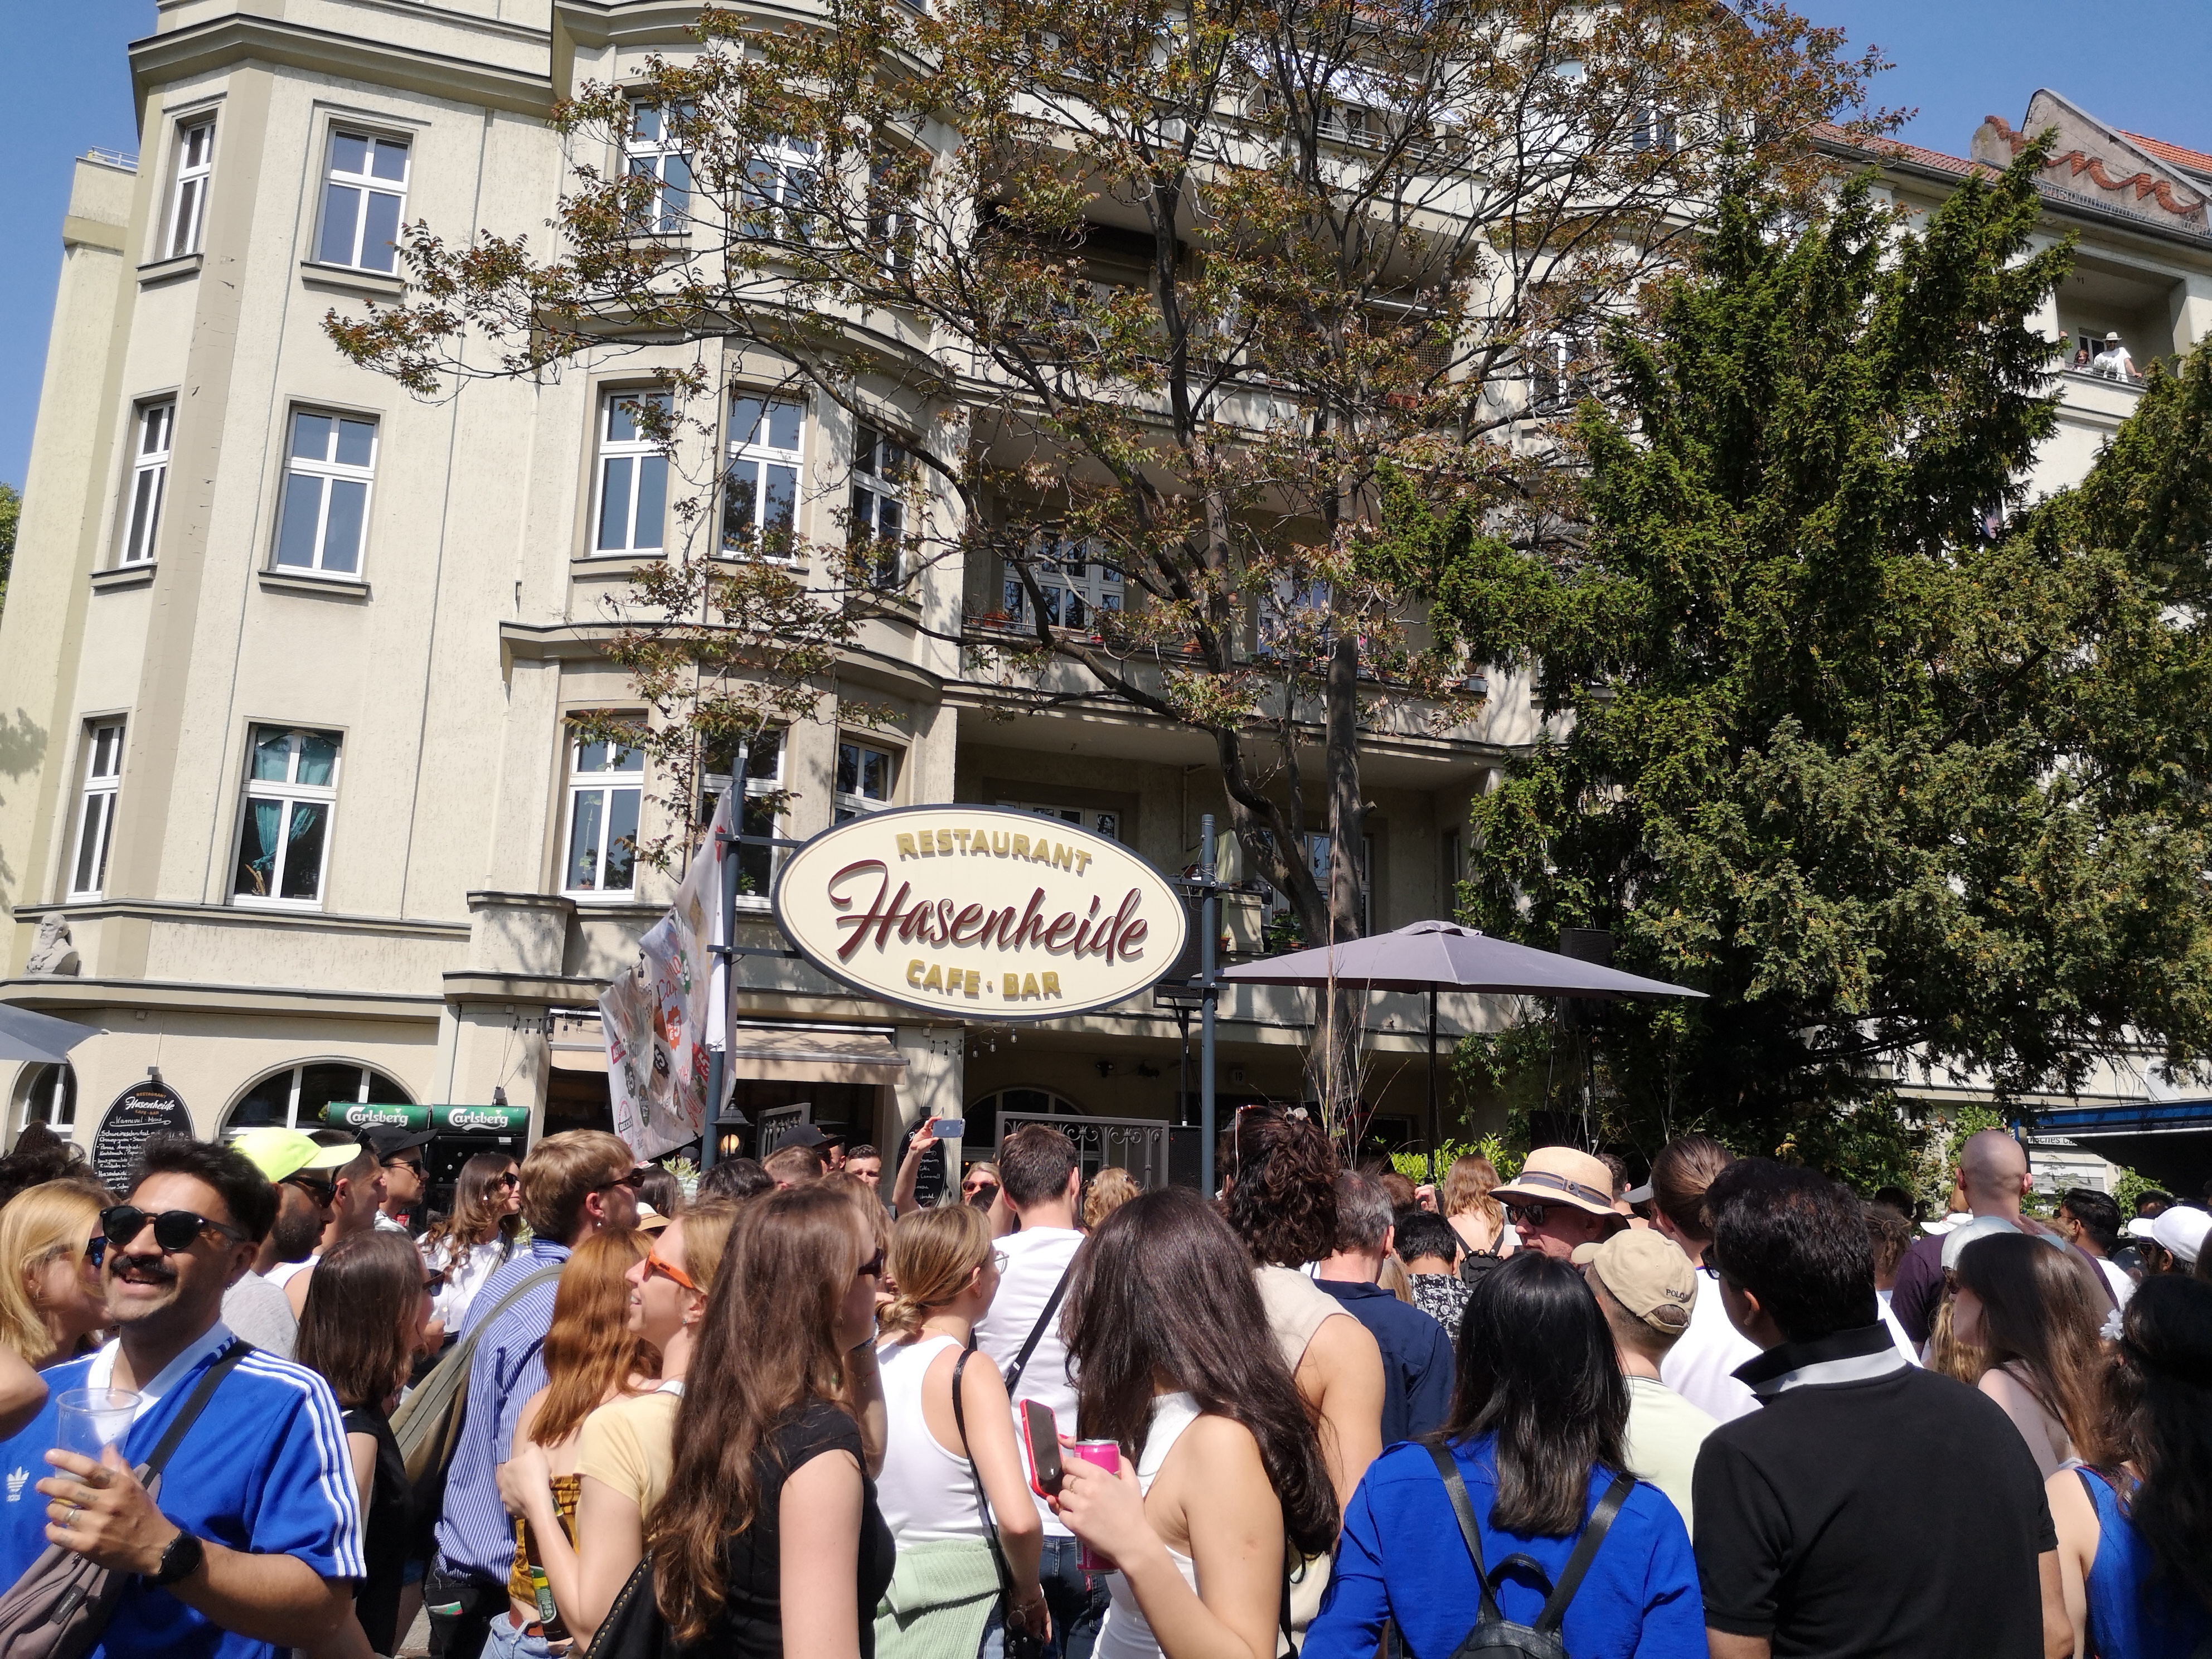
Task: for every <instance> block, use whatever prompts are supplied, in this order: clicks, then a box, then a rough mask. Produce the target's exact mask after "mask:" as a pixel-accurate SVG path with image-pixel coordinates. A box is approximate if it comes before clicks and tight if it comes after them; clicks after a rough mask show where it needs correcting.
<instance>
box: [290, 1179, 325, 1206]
mask: <svg viewBox="0 0 2212 1659" xmlns="http://www.w3.org/2000/svg"><path fill="white" fill-rule="evenodd" d="M284 1184H285V1185H286V1186H288V1187H297V1188H299V1189H300V1190H301V1192H303V1193H305V1194H307V1196H308V1197H309V1198H312V1199H313V1200H315V1202H316V1204H317V1205H319V1206H321V1207H322V1208H324V1209H325V1210H327V1209H328V1208H330V1206H331V1200H332V1199H334V1198H336V1197H337V1195H338V1188H337V1182H334V1181H319V1180H317V1179H316V1178H315V1177H314V1176H304V1175H289V1176H285V1177H284Z"/></svg>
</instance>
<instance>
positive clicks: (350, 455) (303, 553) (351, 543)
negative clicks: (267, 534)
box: [276, 410, 376, 576]
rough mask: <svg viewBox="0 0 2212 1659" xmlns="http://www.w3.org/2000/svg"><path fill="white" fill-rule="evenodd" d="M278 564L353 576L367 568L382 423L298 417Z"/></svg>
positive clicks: (338, 417)
mask: <svg viewBox="0 0 2212 1659" xmlns="http://www.w3.org/2000/svg"><path fill="white" fill-rule="evenodd" d="M284 467H285V477H284V510H283V518H282V520H280V522H279V525H278V527H277V532H276V562H277V564H278V565H279V566H281V567H283V568H286V569H289V570H313V571H317V572H319V573H321V574H325V575H331V576H350V575H352V574H355V573H356V571H358V570H359V569H360V568H361V538H362V526H364V525H365V524H366V523H367V522H368V487H369V485H370V484H371V483H374V481H375V477H376V422H374V421H363V420H356V419H354V418H352V417H350V416H343V415H315V414H311V413H309V412H307V410H301V411H299V412H298V413H296V414H295V415H294V416H292V451H291V454H290V456H289V459H287V460H286V461H285V464H284Z"/></svg>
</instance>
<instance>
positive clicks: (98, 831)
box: [70, 720, 123, 898]
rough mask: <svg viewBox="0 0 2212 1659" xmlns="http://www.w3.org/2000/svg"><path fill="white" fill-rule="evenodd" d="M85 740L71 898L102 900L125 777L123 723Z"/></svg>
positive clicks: (97, 728) (111, 723) (104, 725)
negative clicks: (118, 792) (117, 793)
mask: <svg viewBox="0 0 2212 1659" xmlns="http://www.w3.org/2000/svg"><path fill="white" fill-rule="evenodd" d="M85 738H86V742H85V755H84V793H83V796H82V804H81V805H79V806H78V808H77V815H76V860H75V861H74V862H73V863H72V864H71V865H70V897H71V898H98V897H99V896H100V890H101V888H102V886H103V885H104V884H106V880H107V841H108V836H110V835H111V834H112V832H113V830H114V828H115V791H116V787H117V785H118V783H120V782H121V781H122V777H123V722H122V721H121V720H113V721H108V722H104V723H102V724H100V725H98V726H92V727H91V728H89V729H88V731H87V732H85Z"/></svg>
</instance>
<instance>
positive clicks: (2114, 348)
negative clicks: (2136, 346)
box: [2089, 329, 2142, 380]
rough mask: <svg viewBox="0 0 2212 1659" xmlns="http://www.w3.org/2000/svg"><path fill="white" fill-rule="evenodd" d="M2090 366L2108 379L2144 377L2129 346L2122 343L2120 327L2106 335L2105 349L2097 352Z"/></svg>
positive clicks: (2093, 371)
mask: <svg viewBox="0 0 2212 1659" xmlns="http://www.w3.org/2000/svg"><path fill="white" fill-rule="evenodd" d="M2089 368H2090V370H2091V372H2092V373H2093V374H2101V375H2103V376H2104V377H2105V378H2106V380H2141V379H2142V375H2141V374H2138V373H2136V362H2135V359H2134V358H2132V357H2130V356H2128V349H2127V347H2125V346H2124V345H2123V344H2121V343H2120V331H2119V330H2118V329H2113V330H2112V331H2110V332H2108V333H2107V334H2106V336H2105V349H2103V350H2102V351H2100V352H2099V353H2098V354H2097V356H2096V357H2095V358H2094V360H2093V361H2092V362H2091V363H2090V365H2089Z"/></svg>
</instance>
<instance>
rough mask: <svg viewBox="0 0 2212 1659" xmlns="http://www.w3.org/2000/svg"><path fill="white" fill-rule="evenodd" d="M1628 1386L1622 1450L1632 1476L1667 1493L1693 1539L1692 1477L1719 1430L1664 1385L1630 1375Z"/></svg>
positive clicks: (1709, 1415)
mask: <svg viewBox="0 0 2212 1659" xmlns="http://www.w3.org/2000/svg"><path fill="white" fill-rule="evenodd" d="M1627 1383H1628V1431H1627V1433H1626V1436H1624V1437H1623V1440H1622V1446H1621V1449H1622V1450H1623V1451H1624V1452H1626V1454H1627V1457H1628V1471H1629V1473H1630V1474H1633V1475H1634V1476H1635V1477H1636V1478H1637V1479H1638V1480H1649V1481H1650V1483H1651V1484H1652V1485H1653V1486H1656V1487H1658V1488H1659V1490H1660V1491H1661V1492H1665V1493H1666V1494H1667V1496H1668V1498H1670V1499H1671V1500H1672V1501H1673V1503H1674V1507H1675V1509H1676V1510H1680V1513H1681V1516H1682V1525H1683V1526H1684V1528H1686V1529H1688V1530H1689V1532H1690V1533H1691V1534H1692V1535H1694V1534H1696V1531H1697V1528H1696V1526H1695V1524H1694V1523H1693V1522H1692V1520H1691V1518H1690V1477H1691V1475H1692V1474H1694V1473H1695V1472H1696V1470H1697V1467H1698V1448H1699V1447H1700V1446H1702V1445H1704V1444H1705V1437H1706V1436H1707V1435H1709V1434H1711V1432H1712V1431H1714V1430H1715V1429H1717V1428H1718V1427H1719V1426H1720V1425H1719V1424H1717V1423H1716V1422H1714V1421H1713V1419H1712V1415H1711V1413H1708V1412H1701V1411H1699V1409H1698V1408H1697V1407H1695V1406H1692V1404H1691V1403H1690V1402H1689V1401H1686V1400H1685V1399H1683V1398H1682V1396H1681V1395H1679V1394H1676V1393H1675V1392H1674V1389H1670V1388H1668V1386H1667V1385H1666V1384H1665V1383H1654V1382H1653V1381H1652V1380H1651V1379H1650V1377H1648V1376H1632V1377H1629V1378H1628V1379H1627Z"/></svg>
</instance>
